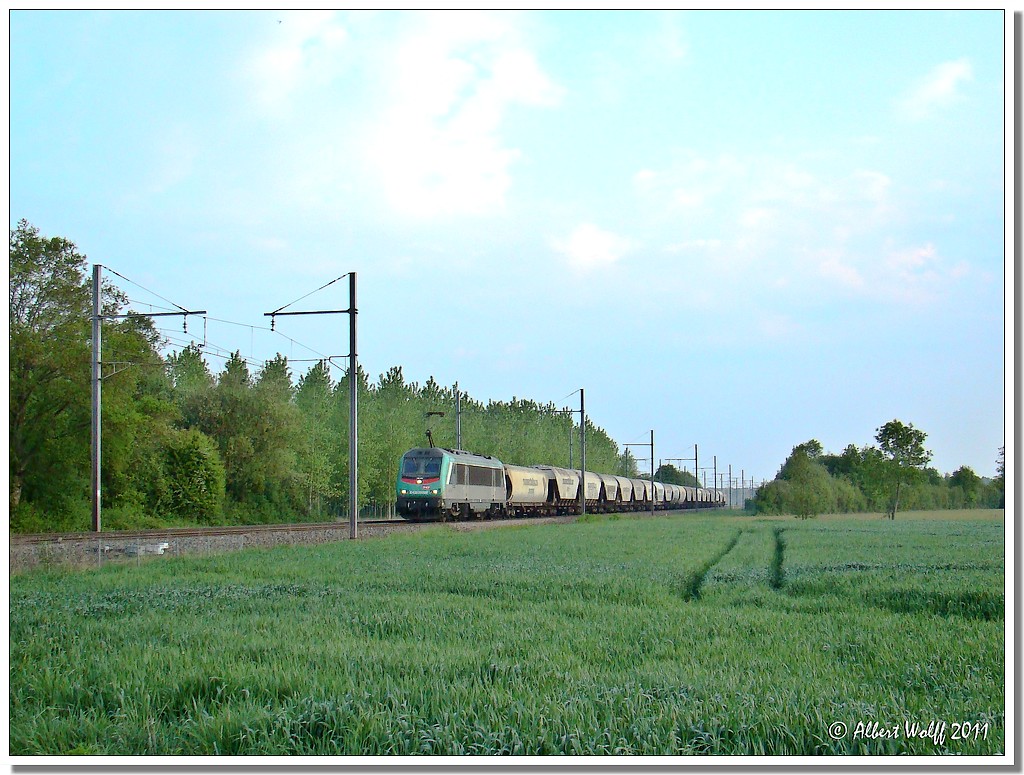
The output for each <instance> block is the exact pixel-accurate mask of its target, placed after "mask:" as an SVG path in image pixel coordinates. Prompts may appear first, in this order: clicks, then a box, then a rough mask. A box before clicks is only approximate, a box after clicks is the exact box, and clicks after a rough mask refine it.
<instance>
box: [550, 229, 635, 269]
mask: <svg viewBox="0 0 1024 775" xmlns="http://www.w3.org/2000/svg"><path fill="white" fill-rule="evenodd" d="M551 247H552V249H554V250H555V251H556V252H558V253H561V254H562V255H563V256H564V257H565V258H566V259H567V260H568V263H569V266H570V267H572V268H573V269H575V270H577V271H580V272H589V271H594V270H598V269H604V268H607V267H610V266H612V265H614V264H615V263H617V262H618V261H619V260H620V259H621V258H622V257H623V256H624V255H625V254H626V253H628V252H629V251H630V250H631V249H632V248H633V247H634V246H633V243H632V242H631V241H630V240H628V239H626V238H624V237H620V236H619V235H617V234H613V233H612V232H610V231H605V230H603V229H600V228H598V227H597V226H595V225H594V224H592V223H583V224H580V225H579V226H577V227H576V228H575V229H573V231H572V233H570V234H569V236H568V237H567V238H566V239H563V240H558V239H556V240H552V241H551Z"/></svg>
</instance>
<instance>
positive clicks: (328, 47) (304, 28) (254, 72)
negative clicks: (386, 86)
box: [245, 11, 350, 119]
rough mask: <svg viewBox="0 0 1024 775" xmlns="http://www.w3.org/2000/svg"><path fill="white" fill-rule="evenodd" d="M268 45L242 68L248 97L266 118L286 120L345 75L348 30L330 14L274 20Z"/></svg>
mask: <svg viewBox="0 0 1024 775" xmlns="http://www.w3.org/2000/svg"><path fill="white" fill-rule="evenodd" d="M278 15H279V16H280V17H281V18H280V22H279V23H278V24H277V25H275V28H276V29H275V30H274V33H275V35H274V40H273V42H271V43H269V44H267V45H265V46H264V47H263V48H261V49H260V50H259V51H257V52H255V53H254V54H252V55H251V56H250V58H249V59H248V61H247V63H246V67H245V70H246V75H247V77H248V79H249V82H250V85H251V89H252V96H253V99H254V101H255V104H256V106H257V108H258V110H259V111H260V112H261V113H262V114H263V116H264V117H266V118H274V119H285V118H291V117H293V115H294V112H295V107H296V105H295V102H296V100H297V98H298V97H299V96H300V95H303V94H309V93H316V92H319V91H320V90H321V89H322V88H323V87H324V86H325V85H326V84H329V83H330V81H331V80H333V79H334V78H335V77H337V76H338V75H339V74H340V73H341V72H342V71H343V69H344V62H345V58H344V56H343V53H344V51H345V48H346V46H347V45H348V44H349V43H350V36H349V33H348V30H347V29H346V28H345V26H344V25H343V23H342V19H341V17H340V16H339V15H338V14H336V13H335V12H334V11H289V12H281V13H280V14H278Z"/></svg>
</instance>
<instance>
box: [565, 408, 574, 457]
mask: <svg viewBox="0 0 1024 775" xmlns="http://www.w3.org/2000/svg"><path fill="white" fill-rule="evenodd" d="M565 413H566V414H567V415H569V468H572V437H573V435H574V434H573V432H572V412H571V411H570V410H569V407H565Z"/></svg>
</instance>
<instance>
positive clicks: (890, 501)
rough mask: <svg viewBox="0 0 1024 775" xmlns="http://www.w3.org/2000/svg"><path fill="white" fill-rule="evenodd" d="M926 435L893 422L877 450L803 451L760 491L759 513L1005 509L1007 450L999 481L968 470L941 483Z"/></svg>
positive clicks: (881, 433)
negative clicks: (932, 464)
mask: <svg viewBox="0 0 1024 775" xmlns="http://www.w3.org/2000/svg"><path fill="white" fill-rule="evenodd" d="M925 438H927V436H926V434H925V433H924V432H923V431H921V430H919V429H917V428H915V427H914V426H913V424H904V423H902V422H900V421H899V420H891V421H890V422H887V423H885V425H882V426H881V427H880V428H878V429H877V431H876V435H875V441H876V442H877V443H878V444H877V446H871V445H869V446H864V447H857V446H856V445H853V444H850V445H849V446H847V447H846V449H844V450H843V452H842V453H840V454H838V455H835V454H827V453H825V451H824V449H823V448H822V445H821V443H820V442H818V441H817V440H816V439H811V440H810V441H807V442H804V443H803V444H798V445H797V446H796V447H794V448H793V451H792V453H791V454H790V455H789V457H788V458H787V459H786V462H785V463H783V464H782V467H781V468H780V469H779V473H778V475H777V476H776V477H775V479H774V480H773V481H771V482H768V483H766V484H764V485H763V486H762V487H760V488H759V489H758V490H757V492H756V494H755V496H754V498H753V499H752V506H753V508H754V510H755V511H756V512H758V513H762V514H795V515H796V516H798V517H803V518H808V517H813V516H817V515H818V514H828V513H846V512H856V511H879V512H884V513H885V514H887V515H888V517H889V518H890V519H895V518H896V514H897V512H898V511H899V510H900V509H961V508H1002V507H1003V503H1004V499H1003V450H1002V449H1000V450H999V457H998V459H997V461H996V464H997V476H996V478H995V479H991V480H986V479H982V478H981V477H980V476H978V475H977V474H976V473H974V471H972V470H971V469H970V468H969V467H967V466H961V467H960V468H958V469H957V470H956V471H954V472H953V473H952V474H949V475H946V476H943V475H942V474H940V473H939V472H938V471H937V470H935V469H934V468H931V467H929V466H928V462H929V461H930V460H931V452H929V451H928V450H926V449H925V448H924V441H925Z"/></svg>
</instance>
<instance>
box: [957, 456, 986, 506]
mask: <svg viewBox="0 0 1024 775" xmlns="http://www.w3.org/2000/svg"><path fill="white" fill-rule="evenodd" d="M949 486H950V487H958V488H959V489H960V490H961V491H962V492H963V505H964V506H968V507H973V506H976V505H977V504H978V496H979V494H980V492H981V487H982V482H981V477H980V476H978V475H977V474H976V473H974V471H972V470H971V469H970V468H969V467H967V466H960V468H958V469H957V470H956V471H954V472H953V473H952V474H951V475H950V477H949Z"/></svg>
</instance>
